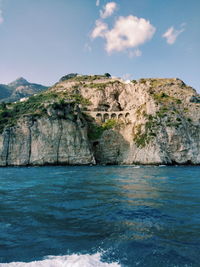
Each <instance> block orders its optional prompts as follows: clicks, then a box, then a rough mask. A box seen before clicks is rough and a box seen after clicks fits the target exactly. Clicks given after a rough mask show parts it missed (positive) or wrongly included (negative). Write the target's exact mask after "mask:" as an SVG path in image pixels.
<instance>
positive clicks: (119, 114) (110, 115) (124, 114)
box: [85, 110, 132, 122]
mask: <svg viewBox="0 0 200 267" xmlns="http://www.w3.org/2000/svg"><path fill="white" fill-rule="evenodd" d="M85 113H86V114H88V115H90V116H91V117H93V118H94V119H95V120H97V121H101V122H105V121H107V120H109V119H115V120H124V121H130V120H131V116H130V115H131V113H132V111H131V110H130V111H127V110H126V111H85Z"/></svg>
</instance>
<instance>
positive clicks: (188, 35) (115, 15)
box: [0, 0, 200, 92]
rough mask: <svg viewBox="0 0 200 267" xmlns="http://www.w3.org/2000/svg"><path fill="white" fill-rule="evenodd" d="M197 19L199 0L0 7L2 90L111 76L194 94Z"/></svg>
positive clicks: (26, 0)
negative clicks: (170, 80)
mask: <svg viewBox="0 0 200 267" xmlns="http://www.w3.org/2000/svg"><path fill="white" fill-rule="evenodd" d="M199 14H200V1H199V0H190V1H188V0H115V1H106V0H99V1H98V0H73V1H72V0H0V83H8V82H11V81H12V80H15V79H16V78H17V77H20V76H23V77H24V78H26V79H27V80H29V81H31V82H37V83H41V84H45V85H51V84H53V83H55V82H57V81H58V79H59V78H60V77H61V76H63V75H65V74H67V73H71V72H77V73H81V74H103V73H105V72H109V73H111V74H112V75H114V76H120V77H124V78H130V79H139V78H143V77H179V78H180V79H182V80H184V81H185V82H186V83H187V84H189V85H191V86H193V87H194V88H195V89H197V90H198V91H199V92H200V73H199V69H200V66H199V65H200V50H199V48H200V31H199V29H200V17H199ZM163 36H165V37H163Z"/></svg>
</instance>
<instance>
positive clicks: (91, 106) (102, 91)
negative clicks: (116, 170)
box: [0, 76, 200, 166]
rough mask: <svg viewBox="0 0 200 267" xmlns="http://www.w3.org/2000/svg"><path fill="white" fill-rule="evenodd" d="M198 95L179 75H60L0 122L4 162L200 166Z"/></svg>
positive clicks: (0, 162) (0, 152)
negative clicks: (128, 79)
mask: <svg viewBox="0 0 200 267" xmlns="http://www.w3.org/2000/svg"><path fill="white" fill-rule="evenodd" d="M199 99H200V96H199V95H198V94H197V93H196V91H195V90H194V89H193V88H191V87H189V86H187V85H185V84H184V82H182V81H181V80H179V79H140V80H139V81H132V82H129V83H127V82H124V81H123V80H120V79H114V78H105V77H103V76H75V77H72V78H70V79H67V80H65V79H62V80H61V81H60V82H59V83H57V84H56V85H55V86H53V87H52V88H50V89H49V90H48V91H47V92H44V93H42V94H40V96H36V97H35V98H34V97H32V98H31V101H32V102H33V103H34V107H35V108H33V107H32V105H31V103H32V102H31V103H29V102H30V101H29V100H28V102H27V103H21V105H24V106H23V107H21V110H23V109H25V112H24V113H23V112H21V111H18V113H17V115H16V119H15V121H14V122H13V121H11V119H8V120H7V121H6V122H4V123H3V126H2V125H1V129H2V134H1V135H0V165H1V166H9V165H45V164H72V165H73V164H81V165H82V164H95V163H99V164H136V163H138V164H200V102H199ZM16 105H17V104H16ZM29 106H30V108H29ZM6 108H7V112H8V113H9V112H12V110H15V109H16V107H14V106H13V107H6ZM19 108H20V107H19ZM29 110H31V112H30V111H29ZM28 111H29V112H28ZM2 112H5V110H2Z"/></svg>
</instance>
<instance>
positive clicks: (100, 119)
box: [96, 113, 102, 121]
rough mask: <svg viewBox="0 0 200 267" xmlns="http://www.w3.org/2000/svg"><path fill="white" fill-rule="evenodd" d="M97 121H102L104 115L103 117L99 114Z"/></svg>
mask: <svg viewBox="0 0 200 267" xmlns="http://www.w3.org/2000/svg"><path fill="white" fill-rule="evenodd" d="M96 120H98V121H102V115H101V113H97V114H96Z"/></svg>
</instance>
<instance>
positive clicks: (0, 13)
mask: <svg viewBox="0 0 200 267" xmlns="http://www.w3.org/2000/svg"><path fill="white" fill-rule="evenodd" d="M3 21H4V19H3V15H2V10H0V24H1V23H3Z"/></svg>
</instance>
